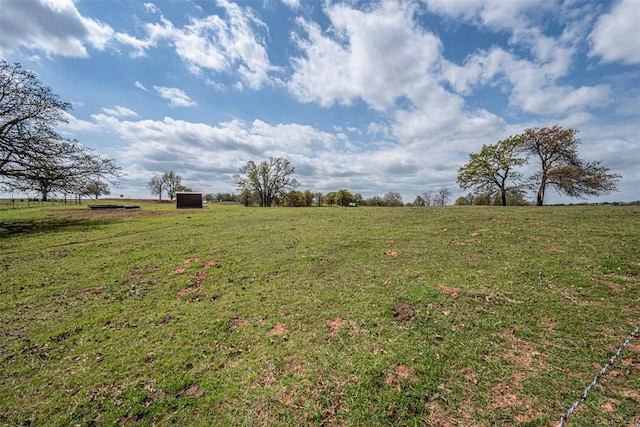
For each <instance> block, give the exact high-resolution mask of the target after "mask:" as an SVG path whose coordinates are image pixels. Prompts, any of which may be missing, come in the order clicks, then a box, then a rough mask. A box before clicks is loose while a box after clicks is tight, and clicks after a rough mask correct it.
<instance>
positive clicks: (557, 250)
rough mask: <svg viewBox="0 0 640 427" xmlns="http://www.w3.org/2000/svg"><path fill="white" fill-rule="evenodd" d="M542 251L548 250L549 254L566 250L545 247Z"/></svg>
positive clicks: (562, 252)
mask: <svg viewBox="0 0 640 427" xmlns="http://www.w3.org/2000/svg"><path fill="white" fill-rule="evenodd" d="M543 251H544V252H548V253H550V254H566V253H567V251H565V250H564V249H558V248H545V249H543Z"/></svg>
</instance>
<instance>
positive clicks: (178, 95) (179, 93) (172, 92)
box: [153, 86, 198, 107]
mask: <svg viewBox="0 0 640 427" xmlns="http://www.w3.org/2000/svg"><path fill="white" fill-rule="evenodd" d="M153 88H154V89H155V90H156V92H158V95H160V97H162V98H164V99H168V100H169V106H170V107H193V106H196V105H198V103H197V102H195V101H193V100H192V99H191V98H190V97H189V95H187V94H186V93H185V92H184V91H183V90H182V89H178V88H175V87H165V86H153Z"/></svg>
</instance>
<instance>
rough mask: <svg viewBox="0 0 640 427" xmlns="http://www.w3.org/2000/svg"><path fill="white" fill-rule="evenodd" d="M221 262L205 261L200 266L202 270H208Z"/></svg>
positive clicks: (217, 260)
mask: <svg viewBox="0 0 640 427" xmlns="http://www.w3.org/2000/svg"><path fill="white" fill-rule="evenodd" d="M221 262H222V261H220V260H219V259H216V260H213V261H205V262H203V263H202V264H201V265H200V266H201V267H202V268H209V267H212V266H214V265H220V263H221Z"/></svg>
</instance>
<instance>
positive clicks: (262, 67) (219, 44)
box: [118, 0, 278, 89]
mask: <svg viewBox="0 0 640 427" xmlns="http://www.w3.org/2000/svg"><path fill="white" fill-rule="evenodd" d="M218 6H220V7H222V8H223V9H224V10H225V12H226V17H224V18H223V17H220V16H218V15H209V16H207V17H205V18H202V19H198V18H191V20H190V22H189V24H187V25H185V26H183V27H180V28H178V27H176V26H174V24H173V23H172V22H171V21H169V20H168V19H167V18H165V17H162V18H161V19H160V22H159V23H148V24H146V26H145V28H146V31H147V34H148V38H147V39H146V40H138V39H137V38H135V37H132V36H129V37H130V39H126V38H125V37H120V36H118V39H119V40H120V41H122V42H125V43H126V42H128V43H129V44H130V45H131V46H133V47H134V49H135V50H134V54H135V55H138V56H140V55H142V54H144V51H145V50H146V49H148V48H149V47H151V46H155V45H156V43H157V42H158V41H160V40H163V39H166V40H168V41H169V42H170V43H172V44H173V45H174V46H175V50H176V53H177V54H178V56H179V57H180V58H181V59H182V60H183V61H185V62H186V63H187V65H188V67H189V70H190V71H191V72H192V73H193V74H195V75H201V74H203V72H205V71H213V72H217V73H220V72H226V73H230V72H237V73H238V74H239V75H240V77H241V82H242V84H243V85H246V86H248V87H250V88H252V89H260V88H261V87H262V86H263V85H264V84H266V83H267V82H269V80H270V73H271V72H273V71H276V70H277V69H278V68H277V67H275V66H273V65H271V63H270V61H269V57H268V55H267V48H266V46H265V42H264V40H263V39H261V37H260V36H259V35H258V32H259V31H262V30H263V31H267V27H266V25H265V24H264V22H262V21H261V20H260V19H259V18H258V17H257V16H256V15H255V14H254V13H253V11H252V10H251V9H250V8H248V7H246V8H242V7H240V6H238V5H237V4H235V3H231V2H228V1H226V0H218Z"/></svg>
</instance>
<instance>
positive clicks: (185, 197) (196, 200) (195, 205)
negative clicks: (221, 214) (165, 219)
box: [176, 191, 202, 209]
mask: <svg viewBox="0 0 640 427" xmlns="http://www.w3.org/2000/svg"><path fill="white" fill-rule="evenodd" d="M176 208H178V209H201V208H202V193H197V192H194V191H179V192H176Z"/></svg>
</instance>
